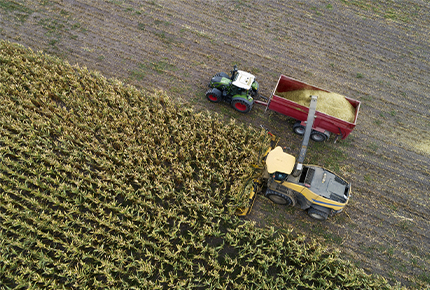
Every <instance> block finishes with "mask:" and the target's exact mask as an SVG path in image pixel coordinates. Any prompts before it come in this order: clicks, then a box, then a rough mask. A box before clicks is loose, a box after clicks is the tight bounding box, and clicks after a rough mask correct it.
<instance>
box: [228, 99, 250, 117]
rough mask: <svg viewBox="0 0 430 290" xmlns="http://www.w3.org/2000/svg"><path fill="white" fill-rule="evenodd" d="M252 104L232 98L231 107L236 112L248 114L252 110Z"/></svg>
mask: <svg viewBox="0 0 430 290" xmlns="http://www.w3.org/2000/svg"><path fill="white" fill-rule="evenodd" d="M252 105H253V104H252V103H251V102H250V101H248V100H246V99H244V98H234V99H233V100H232V101H231V106H232V107H233V108H234V109H235V110H236V111H238V112H241V113H248V112H249V111H251V109H252Z"/></svg>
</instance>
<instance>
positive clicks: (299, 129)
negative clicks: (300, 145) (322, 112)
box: [293, 121, 306, 136]
mask: <svg viewBox="0 0 430 290" xmlns="http://www.w3.org/2000/svg"><path fill="white" fill-rule="evenodd" d="M305 130H306V127H305V126H303V125H302V124H301V122H300V121H297V122H296V123H295V124H294V126H293V132H294V133H296V134H297V135H300V136H302V135H304V134H305Z"/></svg>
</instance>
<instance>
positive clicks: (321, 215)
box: [308, 207, 328, 221]
mask: <svg viewBox="0 0 430 290" xmlns="http://www.w3.org/2000/svg"><path fill="white" fill-rule="evenodd" d="M308 215H309V216H310V217H311V218H314V219H317V220H320V221H325V220H326V219H327V217H328V214H327V213H325V212H322V211H320V210H317V209H315V208H313V207H311V208H309V209H308Z"/></svg>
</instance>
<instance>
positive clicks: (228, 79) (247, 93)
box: [206, 65, 258, 113]
mask: <svg viewBox="0 0 430 290" xmlns="http://www.w3.org/2000/svg"><path fill="white" fill-rule="evenodd" d="M209 88H210V89H209V90H208V91H207V92H206V98H207V99H208V100H209V101H211V102H213V103H219V102H221V101H225V102H227V103H229V104H231V106H232V107H233V108H234V109H235V110H236V111H239V112H241V113H248V112H249V111H250V110H251V109H252V106H253V105H254V98H255V97H256V96H257V95H258V83H257V81H256V80H255V76H254V75H252V74H250V73H247V72H245V71H241V70H238V69H237V66H236V65H235V66H234V68H233V70H232V71H231V76H229V75H228V74H226V73H224V72H221V73H217V74H216V75H214V76H213V77H212V79H211V80H210V82H209Z"/></svg>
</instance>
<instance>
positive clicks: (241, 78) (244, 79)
mask: <svg viewBox="0 0 430 290" xmlns="http://www.w3.org/2000/svg"><path fill="white" fill-rule="evenodd" d="M254 80H255V76H254V75H252V74H250V73H247V72H246V71H242V70H238V71H237V74H236V78H235V80H234V81H233V83H232V84H233V85H234V86H236V87H239V88H242V89H245V90H249V89H250V88H251V85H252V83H253V82H254Z"/></svg>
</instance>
